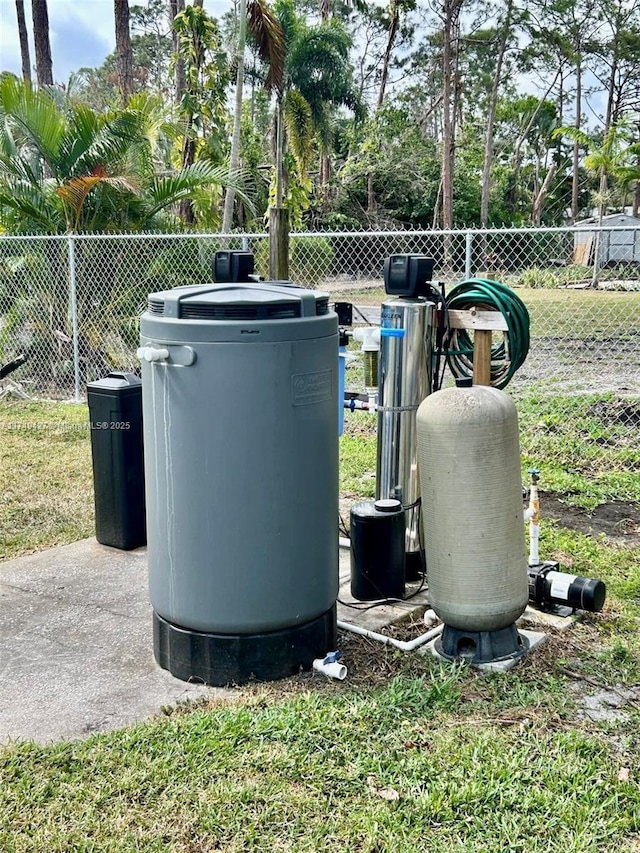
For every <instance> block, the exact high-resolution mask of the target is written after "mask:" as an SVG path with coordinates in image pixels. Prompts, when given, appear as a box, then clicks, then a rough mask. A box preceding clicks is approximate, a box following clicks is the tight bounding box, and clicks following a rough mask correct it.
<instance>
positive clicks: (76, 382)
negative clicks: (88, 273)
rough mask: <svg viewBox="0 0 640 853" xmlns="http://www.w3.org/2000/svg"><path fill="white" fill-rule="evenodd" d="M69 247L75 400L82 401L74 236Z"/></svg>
mask: <svg viewBox="0 0 640 853" xmlns="http://www.w3.org/2000/svg"><path fill="white" fill-rule="evenodd" d="M67 244H68V249H69V307H70V311H71V328H72V335H73V381H74V387H75V401H76V403H80V402H81V397H80V349H79V344H78V297H77V294H76V246H75V243H74V241H73V237H72V236H71V235H69V237H68V239H67Z"/></svg>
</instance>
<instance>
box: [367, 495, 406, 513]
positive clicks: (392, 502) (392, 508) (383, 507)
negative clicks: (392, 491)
mask: <svg viewBox="0 0 640 853" xmlns="http://www.w3.org/2000/svg"><path fill="white" fill-rule="evenodd" d="M374 506H375V508H376V509H377V510H378V512H398V510H400V509H402V504H401V503H400V501H398V500H396V499H395V498H382V499H381V500H379V501H376V502H375V504H374Z"/></svg>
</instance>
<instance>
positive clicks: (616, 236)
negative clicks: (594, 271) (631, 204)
mask: <svg viewBox="0 0 640 853" xmlns="http://www.w3.org/2000/svg"><path fill="white" fill-rule="evenodd" d="M597 225H598V217H597V216H590V217H589V218H588V219H581V220H580V221H579V222H576V227H577V228H578V229H580V230H578V231H576V232H575V238H574V244H573V262H574V264H581V265H583V266H591V265H592V264H593V261H594V255H595V247H596V230H595V228H589V226H595V227H596V228H597ZM625 226H626V227H625ZM602 227H603V229H604V230H603V231H602V238H601V240H600V264H599V265H600V266H601V267H605V266H609V267H615V266H618V265H622V264H631V263H636V264H640V217H638V216H631V215H630V214H628V213H611V214H609V215H608V216H604V217H603V218H602ZM609 228H611V229H615V230H608V229H609Z"/></svg>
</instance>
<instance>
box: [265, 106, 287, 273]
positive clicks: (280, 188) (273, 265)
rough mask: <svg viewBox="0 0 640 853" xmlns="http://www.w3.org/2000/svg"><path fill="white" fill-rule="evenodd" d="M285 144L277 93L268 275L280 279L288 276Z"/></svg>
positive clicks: (281, 110)
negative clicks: (273, 186)
mask: <svg viewBox="0 0 640 853" xmlns="http://www.w3.org/2000/svg"><path fill="white" fill-rule="evenodd" d="M285 144H286V139H285V133H284V96H283V95H282V93H279V94H278V97H277V100H276V151H275V165H276V192H275V196H276V198H275V202H276V203H275V205H274V206H273V207H272V208H271V209H270V211H269V276H270V278H272V279H275V280H281V281H286V280H287V279H288V278H289V211H288V210H287V208H286V207H285V206H284V202H285V199H286V197H287V186H286V183H287V173H286V169H285V164H284V149H285Z"/></svg>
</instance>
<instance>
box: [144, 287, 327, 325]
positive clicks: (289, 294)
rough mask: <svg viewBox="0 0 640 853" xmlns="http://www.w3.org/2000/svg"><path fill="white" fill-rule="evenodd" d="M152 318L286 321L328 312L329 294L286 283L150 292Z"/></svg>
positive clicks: (180, 288)
mask: <svg viewBox="0 0 640 853" xmlns="http://www.w3.org/2000/svg"><path fill="white" fill-rule="evenodd" d="M148 312H149V314H151V315H156V316H162V317H171V318H177V319H183V320H225V321H229V320H241V321H242V320H289V319H293V318H296V317H317V316H320V315H323V314H328V313H329V294H327V293H321V292H319V291H315V290H307V289H306V288H304V287H299V286H298V285H295V284H292V283H291V282H286V281H265V282H237V283H234V282H223V283H212V284H197V285H187V286H185V287H176V288H174V289H173V290H165V291H162V292H160V293H152V294H151V295H150V296H149V301H148Z"/></svg>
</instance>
